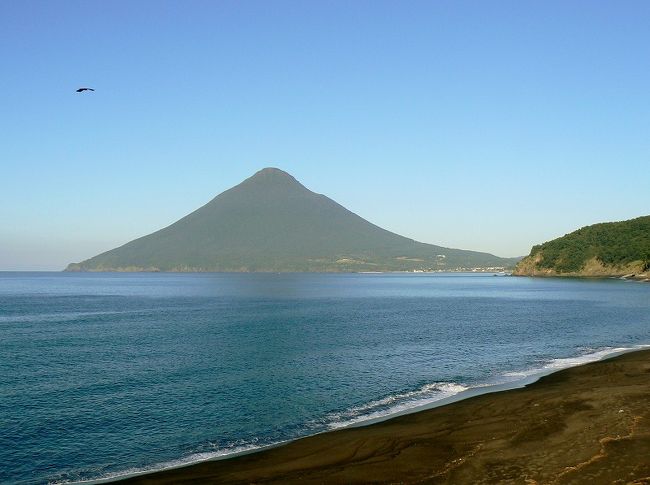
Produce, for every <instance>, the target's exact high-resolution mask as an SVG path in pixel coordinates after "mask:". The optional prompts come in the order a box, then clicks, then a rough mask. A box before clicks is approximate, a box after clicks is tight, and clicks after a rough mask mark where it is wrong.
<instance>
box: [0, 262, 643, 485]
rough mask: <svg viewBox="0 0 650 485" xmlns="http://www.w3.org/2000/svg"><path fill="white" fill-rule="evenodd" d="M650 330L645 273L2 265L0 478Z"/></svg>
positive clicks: (590, 347) (152, 463)
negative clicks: (100, 270) (581, 276)
mask: <svg viewBox="0 0 650 485" xmlns="http://www.w3.org/2000/svg"><path fill="white" fill-rule="evenodd" d="M648 343H650V284H644V283H634V282H626V281H620V280H599V281H581V280H569V279H530V278H516V277H495V276H493V275H478V274H345V275H338V274H91V273H88V274H84V273H0V482H2V483H47V482H66V481H81V480H89V479H96V478H100V477H109V476H117V475H120V474H123V473H132V472H135V471H139V470H150V469H159V468H164V467H168V466H174V465H178V464H181V463H187V462H192V461H197V460H201V459H206V458H210V457H216V456H220V455H225V454H230V453H233V452H236V451H240V450H245V449H250V448H256V447H260V446H264V445H268V444H272V443H278V442H282V441H285V440H290V439H292V438H296V437H299V436H305V435H309V434H314V433H317V432H321V431H324V430H328V429H333V428H336V427H340V426H345V425H348V424H352V423H358V422H363V421H364V420H367V419H369V418H376V417H381V416H385V415H389V414H392V413H395V412H398V411H403V410H405V409H409V408H413V407H416V406H420V405H422V404H427V403H432V402H435V401H436V400H439V399H441V398H443V397H447V396H451V395H453V394H456V393H458V392H460V391H462V390H464V389H467V388H473V387H479V386H485V385H489V384H495V383H507V382H512V381H515V380H517V379H521V377H522V376H526V375H529V374H530V373H532V372H535V371H537V370H540V369H544V368H546V369H551V368H559V367H564V366H567V365H572V364H576V363H579V362H585V361H588V360H593V359H595V358H597V357H600V356H602V355H605V354H606V353H607V352H609V351H610V350H611V349H613V348H631V347H635V346H638V345H642V344H648Z"/></svg>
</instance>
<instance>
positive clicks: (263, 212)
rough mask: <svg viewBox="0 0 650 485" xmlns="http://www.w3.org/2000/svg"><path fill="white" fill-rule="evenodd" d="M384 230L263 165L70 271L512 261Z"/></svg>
mask: <svg viewBox="0 0 650 485" xmlns="http://www.w3.org/2000/svg"><path fill="white" fill-rule="evenodd" d="M514 262H515V260H513V259H504V258H498V257H496V256H493V255H491V254H487V253H479V252H474V251H463V250H458V249H449V248H443V247H440V246H434V245H431V244H424V243H420V242H416V241H414V240H412V239H408V238H406V237H403V236H399V235H397V234H394V233H392V232H390V231H387V230H385V229H382V228H381V227H378V226H376V225H374V224H372V223H370V222H368V221H366V220H365V219H363V218H361V217H359V216H358V215H356V214H354V213H353V212H350V211H349V210H347V209H346V208H345V207H343V206H341V205H340V204H337V203H336V202H334V201H333V200H332V199H330V198H328V197H325V196H324V195H321V194H316V193H314V192H312V191H311V190H309V189H307V188H306V187H305V186H304V185H302V184H301V183H300V182H298V181H297V180H296V179H295V178H293V177H292V176H291V175H289V174H288V173H286V172H284V171H282V170H280V169H277V168H265V169H263V170H260V171H259V172H257V173H256V174H254V175H253V176H252V177H250V178H248V179H246V180H244V181H243V182H242V183H240V184H239V185H237V186H235V187H233V188H231V189H229V190H226V191H225V192H223V193H221V194H219V195H218V196H216V197H215V198H214V199H212V200H211V201H210V202H208V203H207V204H205V205H204V206H203V207H200V208H199V209H197V210H195V211H194V212H192V213H191V214H189V215H187V216H185V217H183V218H182V219H180V220H178V221H177V222H175V223H173V224H172V225H170V226H168V227H166V228H164V229H161V230H159V231H156V232H154V233H152V234H149V235H148V236H144V237H141V238H139V239H135V240H133V241H131V242H129V243H127V244H125V245H124V246H120V247H118V248H116V249H112V250H110V251H107V252H105V253H102V254H99V255H98V256H95V257H93V258H90V259H88V260H86V261H83V262H81V263H72V264H70V265H69V266H68V268H67V270H68V271H390V270H413V269H454V268H457V267H476V266H483V267H485V266H511V265H513V264H514Z"/></svg>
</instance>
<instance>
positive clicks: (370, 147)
mask: <svg viewBox="0 0 650 485" xmlns="http://www.w3.org/2000/svg"><path fill="white" fill-rule="evenodd" d="M649 24H650V2H645V1H638V2H631V1H617V2H614V1H611V2H599V1H584V2H578V1H566V0H565V1H545V2H532V1H511V2H509V1H493V2H484V1H476V2H465V1H436V2H433V1H432V2H397V1H394V2H380V1H367V2H364V1H355V2H343V1H341V2H337V1H320V2H313V1H294V2H279V1H263V2H262V1H260V2H252V1H240V2H229V1H219V2H216V1H206V2H199V1H182V2H181V1H177V2H164V1H152V2H146V1H139V2H133V1H128V2H126V1H111V2H99V1H83V2H74V1H60V2H56V1H38V2H34V1H20V2H9V1H6V2H1V3H0V59H2V62H1V64H0V65H1V71H2V72H1V75H0V92H1V93H2V94H1V95H0V110H1V111H2V116H0V166H1V168H2V170H1V173H2V179H1V184H2V185H1V189H2V190H0V269H16V270H30V269H61V268H63V267H65V265H66V264H67V263H69V262H71V261H80V260H83V259H85V258H88V257H90V256H93V255H95V254H97V253H99V252H101V251H104V250H107V249H110V248H112V247H115V246H117V245H120V244H123V243H125V242H127V241H129V240H131V239H133V238H135V237H138V236H141V235H144V234H147V233H149V232H152V231H154V230H156V229H159V228H161V227H163V226H166V225H168V224H170V223H172V222H173V221H175V220H177V219H178V218H180V217H182V216H183V215H185V214H187V213H189V212H190V211H192V210H194V209H196V208H197V207H199V206H201V205H202V204H204V203H206V202H207V201H209V200H210V199H211V198H212V197H214V196H215V195H216V194H218V193H220V192H222V191H223V190H225V189H227V188H229V187H231V186H233V185H235V184H237V183H239V182H240V181H241V180H243V179H244V178H246V177H248V176H250V175H251V174H253V173H254V172H255V171H257V170H259V169H260V168H263V167H265V166H277V167H280V168H282V169H284V170H287V171H288V172H290V173H291V174H292V175H294V176H295V177H296V178H298V180H300V181H301V182H303V183H304V184H305V185H306V186H307V187H309V188H310V189H312V190H314V191H316V192H319V193H325V194H326V195H328V196H330V197H332V198H333V199H335V200H336V201H337V202H339V203H341V204H343V205H344V206H346V207H348V208H349V209H351V210H352V211H354V212H356V213H358V214H359V215H361V216H362V217H364V218H366V219H368V220H370V221H371V222H374V223H376V224H378V225H380V226H383V227H385V228H387V229H389V230H392V231H394V232H397V233H400V234H403V235H406V236H409V237H412V238H414V239H417V240H420V241H424V242H430V243H435V244H440V245H445V246H450V247H458V248H466V249H475V250H482V251H488V252H492V253H494V254H497V255H501V256H515V255H522V254H527V253H528V251H529V250H530V247H531V245H533V244H536V243H539V242H542V241H545V240H548V239H552V238H555V237H557V236H560V235H562V234H565V233H566V232H569V231H572V230H574V229H576V228H578V227H580V226H583V225H587V224H591V223H594V222H600V221H609V220H622V219H628V218H632V217H636V216H640V215H646V214H649V213H650V190H649V188H648V185H649V184H648V183H649V181H650V176H649V175H650V89H648V86H650V29H649V28H648V25H649ZM85 85H88V86H92V87H94V88H96V91H95V92H94V93H87V94H82V95H80V94H76V93H75V92H74V90H75V89H76V88H77V87H79V86H85Z"/></svg>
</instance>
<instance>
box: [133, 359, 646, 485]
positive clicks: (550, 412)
mask: <svg viewBox="0 0 650 485" xmlns="http://www.w3.org/2000/svg"><path fill="white" fill-rule="evenodd" d="M125 482H128V483H297V482H299V483H367V482H376V483H472V484H473V483H522V484H523V483H525V484H537V483H539V484H542V483H545V484H563V483H591V484H601V483H637V484H640V483H644V484H647V483H650V351H648V350H644V351H637V352H631V353H627V354H624V355H621V356H617V357H614V358H611V359H607V360H604V361H600V362H595V363H590V364H586V365H583V366H579V367H574V368H570V369H566V370H562V371H559V372H556V373H554V374H551V375H548V376H545V377H542V378H541V379H540V380H539V381H537V382H535V383H533V384H531V385H529V386H527V387H525V388H521V389H513V390H508V391H502V392H495V393H491V394H484V395H480V396H476V397H472V398H469V399H466V400H462V401H459V402H455V403H452V404H449V405H445V406H441V407H437V408H433V409H429V410H425V411H421V412H418V413H414V414H409V415H404V416H399V417H396V418H394V419H391V420H388V421H384V422H381V423H376V424H373V425H369V426H365V427H359V428H348V429H343V430H340V431H334V432H330V433H324V434H320V435H317V436H312V437H309V438H304V439H300V440H297V441H294V442H291V443H289V444H287V445H284V446H279V447H276V448H272V449H268V450H264V451H260V452H258V453H253V454H248V455H242V456H238V457H235V458H231V459H226V460H218V461H210V462H203V463H199V464H196V465H192V466H188V467H184V468H177V469H172V470H166V471H161V472H157V473H151V474H147V475H140V476H136V477H131V478H129V479H127V480H125Z"/></svg>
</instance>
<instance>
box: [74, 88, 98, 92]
mask: <svg viewBox="0 0 650 485" xmlns="http://www.w3.org/2000/svg"><path fill="white" fill-rule="evenodd" d="M84 91H94V89H93V88H79V89H77V92H78V93H83V92H84Z"/></svg>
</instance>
